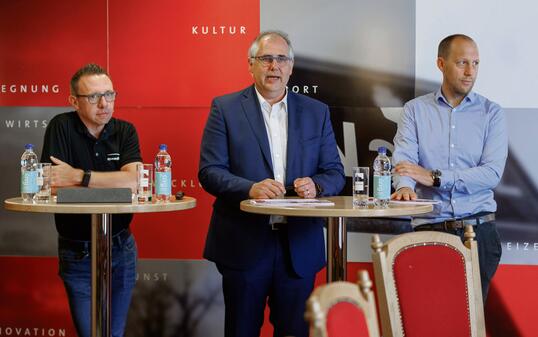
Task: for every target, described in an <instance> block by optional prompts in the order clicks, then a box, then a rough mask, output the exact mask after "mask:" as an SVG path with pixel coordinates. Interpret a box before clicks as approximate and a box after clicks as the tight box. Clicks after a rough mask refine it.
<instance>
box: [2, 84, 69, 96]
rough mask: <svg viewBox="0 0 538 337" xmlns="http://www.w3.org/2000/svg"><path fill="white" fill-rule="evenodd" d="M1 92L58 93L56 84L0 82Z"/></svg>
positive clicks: (58, 87)
mask: <svg viewBox="0 0 538 337" xmlns="http://www.w3.org/2000/svg"><path fill="white" fill-rule="evenodd" d="M0 93H2V94H49V93H50V94H58V93H60V86H59V85H58V84H29V83H27V84H0Z"/></svg>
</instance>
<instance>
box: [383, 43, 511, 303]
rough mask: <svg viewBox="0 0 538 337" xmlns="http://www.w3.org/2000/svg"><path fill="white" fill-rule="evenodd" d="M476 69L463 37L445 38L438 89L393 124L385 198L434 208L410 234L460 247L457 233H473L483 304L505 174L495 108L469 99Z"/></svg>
mask: <svg viewBox="0 0 538 337" xmlns="http://www.w3.org/2000/svg"><path fill="white" fill-rule="evenodd" d="M478 64H479V56H478V48H477V46H476V43H475V42H474V41H473V40H472V39H471V38H470V37H468V36H466V35H461V34H457V35H451V36H448V37H446V38H445V39H443V40H442V41H441V43H440V44H439V50H438V58H437V67H438V68H439V70H441V72H442V73H443V83H442V85H441V88H440V89H439V90H438V91H437V92H435V93H430V94H427V95H424V96H421V97H417V98H415V99H413V100H411V101H409V102H407V103H406V104H405V106H404V114H403V116H402V120H401V121H400V123H399V124H398V131H397V133H396V136H395V138H394V146H395V150H394V153H393V162H394V163H396V166H395V175H399V179H395V185H396V186H395V188H396V192H395V193H394V194H393V195H392V198H393V199H396V200H411V199H416V197H417V193H418V194H419V195H420V197H422V198H429V199H435V200H440V201H441V203H440V204H439V205H436V206H435V208H434V211H433V212H432V213H429V214H427V215H426V216H424V217H422V218H418V217H417V218H414V219H413V222H412V224H413V225H414V226H415V227H414V228H415V230H439V231H444V232H449V233H453V234H456V235H459V236H460V237H462V239H463V232H464V225H466V224H473V225H474V230H475V232H476V240H477V242H478V255H479V263H480V276H481V280H482V295H483V297H484V300H485V299H486V296H487V293H488V289H489V283H490V281H491V278H492V277H493V275H494V274H495V271H496V270H497V266H498V264H499V261H500V257H501V252H502V248H501V244H500V239H499V234H498V233H497V229H496V226H495V213H494V212H495V211H496V210H497V204H496V202H495V200H494V199H493V189H494V188H495V186H497V184H498V183H499V181H500V180H501V176H502V173H503V170H504V165H505V162H506V157H507V153H508V137H507V131H506V125H505V124H506V123H505V116H504V112H503V110H502V108H501V107H500V106H499V105H498V104H496V103H494V102H492V101H490V100H488V99H487V98H485V97H483V96H481V95H479V94H477V93H475V92H472V91H471V89H472V88H473V85H474V82H475V80H476V76H477V74H478ZM415 187H416V190H417V192H415Z"/></svg>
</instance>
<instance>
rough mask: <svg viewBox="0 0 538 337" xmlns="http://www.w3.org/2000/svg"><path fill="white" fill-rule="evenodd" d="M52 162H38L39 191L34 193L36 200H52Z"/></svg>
mask: <svg viewBox="0 0 538 337" xmlns="http://www.w3.org/2000/svg"><path fill="white" fill-rule="evenodd" d="M50 170H51V164H50V163H39V164H37V193H36V194H35V195H34V201H35V202H39V203H41V202H49V201H50V193H51V188H50V173H51V171H50Z"/></svg>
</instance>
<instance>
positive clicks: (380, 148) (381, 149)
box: [377, 146, 387, 153]
mask: <svg viewBox="0 0 538 337" xmlns="http://www.w3.org/2000/svg"><path fill="white" fill-rule="evenodd" d="M377 152H378V153H387V148H386V147H384V146H380V147H378V148H377Z"/></svg>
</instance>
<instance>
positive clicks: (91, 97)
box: [75, 91, 118, 104]
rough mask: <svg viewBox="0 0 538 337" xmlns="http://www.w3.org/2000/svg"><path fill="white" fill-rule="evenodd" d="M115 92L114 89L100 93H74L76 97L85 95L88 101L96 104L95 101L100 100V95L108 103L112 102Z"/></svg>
mask: <svg viewBox="0 0 538 337" xmlns="http://www.w3.org/2000/svg"><path fill="white" fill-rule="evenodd" d="M117 94H118V93H117V92H116V91H107V92H104V93H102V94H90V95H75V96H77V97H86V99H87V100H88V103H90V104H97V102H99V101H100V100H101V97H104V98H105V101H107V102H108V103H110V102H114V100H115V99H116V95H117Z"/></svg>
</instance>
